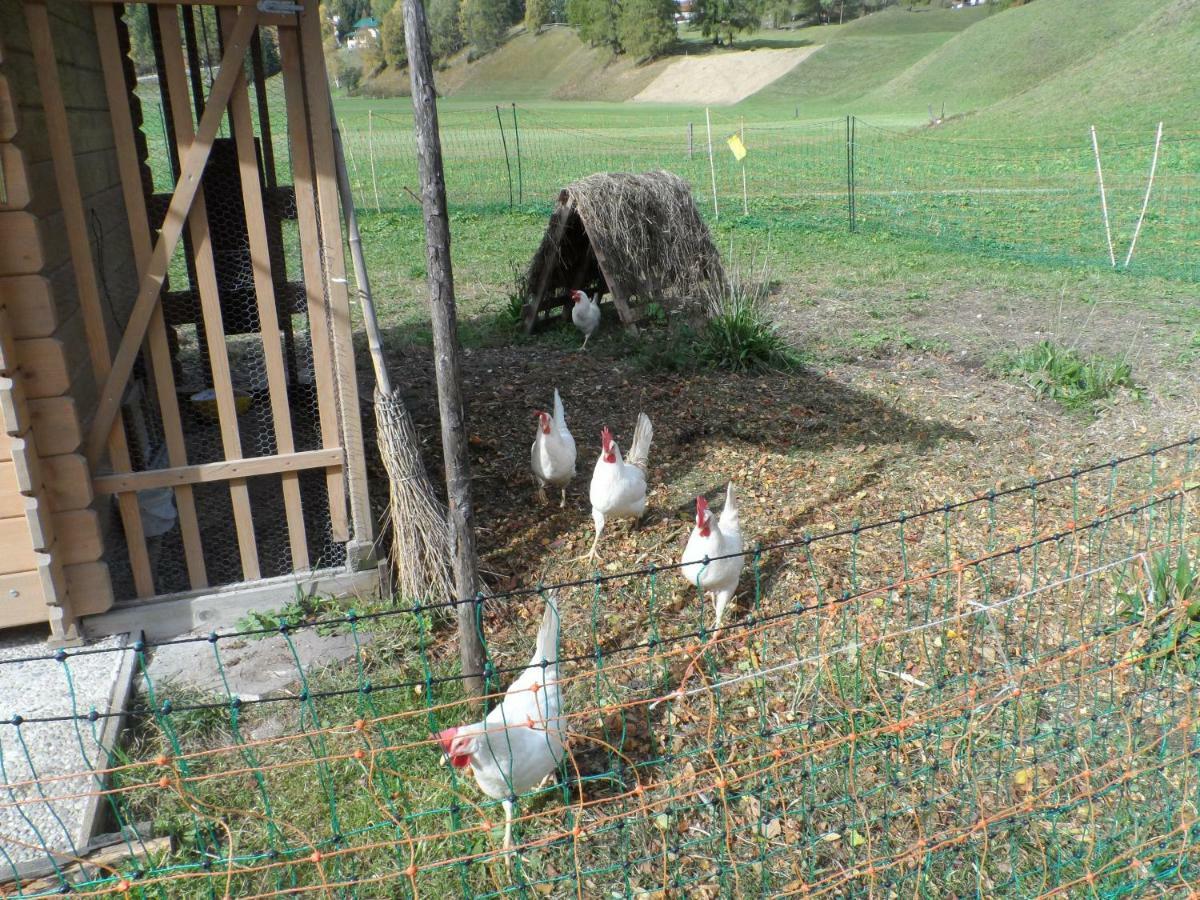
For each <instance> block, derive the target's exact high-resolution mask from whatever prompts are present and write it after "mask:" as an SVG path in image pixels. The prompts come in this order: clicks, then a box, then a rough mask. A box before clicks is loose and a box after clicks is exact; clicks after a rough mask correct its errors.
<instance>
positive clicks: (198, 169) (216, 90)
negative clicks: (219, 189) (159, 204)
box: [87, 6, 258, 466]
mask: <svg viewBox="0 0 1200 900" xmlns="http://www.w3.org/2000/svg"><path fill="white" fill-rule="evenodd" d="M257 23H258V9H257V7H255V6H246V7H245V8H244V9H243V11H242V14H241V15H240V16H239V17H238V23H237V27H236V28H234V30H233V35H232V36H231V37H230V39H229V40H228V41H227V42H226V44H225V55H224V57H222V59H221V68H220V71H218V73H217V77H216V80H215V81H214V82H213V84H212V88H211V89H210V90H209V93H208V106H207V107H206V108H205V110H204V115H203V117H201V119H200V124H199V126H198V127H197V128H196V133H195V137H194V139H193V140H191V142H190V143H189V145H188V148H187V153H186V155H185V156H184V159H183V166H182V167H181V169H180V174H179V181H178V182H177V183H176V185H175V192H174V193H173V194H172V195H171V203H170V206H169V207H168V208H167V214H166V217H165V218H164V219H163V225H162V228H161V230H160V231H159V237H158V240H157V241H156V242H155V245H154V253H153V254H152V255H151V258H150V264H149V265H148V266H147V268H146V273H145V275H143V276H142V283H141V287H140V288H139V289H138V295H137V299H136V300H134V303H133V307H132V308H131V309H130V311H129V320H128V322H127V324H126V326H125V334H124V335H123V336H122V338H121V345H120V347H118V349H117V353H116V356H115V357H114V358H113V364H112V371H111V372H110V373H109V376H108V380H107V381H105V382H104V387H103V389H102V390H101V392H100V398H99V401H98V403H97V406H96V415H95V417H94V418H93V419H92V426H91V431H90V432H89V434H88V442H87V457H88V460H89V461H90V462H91V463H92V464H93V466H94V465H95V463H96V461H97V460H98V459H99V457H100V452H101V450H102V448H103V446H104V441H105V437H106V436H107V434H108V430H109V428H110V427H111V426H112V422H113V420H114V419H115V418H116V414H117V410H118V409H119V408H120V405H121V396H122V394H123V393H124V391H125V385H126V383H127V382H128V381H129V373H130V372H132V371H133V364H134V361H135V360H136V359H137V355H138V351H139V350H140V349H141V346H142V339H143V338H144V337H145V334H146V329H147V328H148V327H149V325H150V319H151V317H152V316H153V314H154V310H155V308H156V307H157V305H158V297H159V294H160V292H161V291H162V286H163V281H164V280H165V279H166V274H167V266H168V265H169V264H170V261H171V255H172V254H173V253H174V252H175V247H176V245H177V244H178V243H179V239H180V237H181V236H182V235H183V226H184V223H185V221H186V219H187V214H188V210H190V209H191V207H192V202H193V201H194V200H195V198H196V192H197V191H198V190H199V189H200V179H201V175H203V173H204V167H205V165H206V164H207V163H208V155H209V152H210V151H211V150H212V143H213V139H214V138H215V137H216V134H217V129H218V128H219V127H220V125H221V119H222V118H223V116H224V113H225V105H226V104H227V103H228V101H229V94H230V92H231V91H232V90H233V85H234V82H235V81H236V80H237V78H238V76H239V75H240V74H241V70H242V62H243V60H244V58H245V54H246V48H247V47H248V46H249V44H250V35H251V33H252V32H253V31H254V27H255V25H256V24H257Z"/></svg>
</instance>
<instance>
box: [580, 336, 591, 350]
mask: <svg viewBox="0 0 1200 900" xmlns="http://www.w3.org/2000/svg"><path fill="white" fill-rule="evenodd" d="M590 337H591V335H590V334H585V335H584V336H583V345H582V346H581V347H580V348H579V351H580V352H581V353H582V352H583V351H584V350H586V349H587V342H588V338H590Z"/></svg>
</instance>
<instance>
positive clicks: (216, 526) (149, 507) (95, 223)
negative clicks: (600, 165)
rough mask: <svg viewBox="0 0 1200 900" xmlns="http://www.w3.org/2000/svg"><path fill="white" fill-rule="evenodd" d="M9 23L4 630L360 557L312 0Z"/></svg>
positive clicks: (58, 629)
mask: <svg viewBox="0 0 1200 900" xmlns="http://www.w3.org/2000/svg"><path fill="white" fill-rule="evenodd" d="M293 9H297V8H293ZM134 15H140V16H145V17H148V19H149V22H150V24H151V26H152V31H153V35H154V63H155V65H154V71H153V72H151V73H148V74H147V73H145V72H143V73H137V74H135V73H134V71H133V66H132V62H131V60H130V52H129V49H130V48H129V36H128V29H127V22H128V21H129V17H131V16H134ZM0 21H3V22H4V23H5V29H4V31H3V36H2V38H0V40H2V41H3V49H0V162H2V163H3V172H4V178H3V181H0V336H3V339H4V340H3V347H0V352H2V355H3V359H0V376H3V378H4V380H3V381H0V401H2V402H3V406H2V407H0V409H3V411H4V416H5V418H4V438H3V439H2V440H0V555H5V554H8V555H9V557H10V562H8V563H7V565H5V564H0V591H2V593H0V627H6V626H9V625H14V624H20V623H22V622H35V621H42V620H47V619H48V620H49V621H50V623H51V626H52V628H53V629H54V633H55V635H56V636H57V637H59V638H70V637H72V636H73V630H72V629H73V625H74V621H75V620H76V619H77V618H79V617H82V616H86V615H91V614H93V613H97V612H100V611H102V610H104V609H106V608H107V607H109V606H111V605H112V604H113V602H114V597H115V599H116V601H117V602H118V603H120V604H123V605H129V604H130V603H138V602H142V601H149V600H155V599H161V598H163V597H165V596H173V597H176V598H177V597H179V596H181V595H189V596H190V595H199V594H203V593H204V592H206V591H209V592H211V591H213V590H215V589H218V588H220V589H228V588H231V587H232V588H236V587H238V586H239V585H244V584H247V583H251V582H253V583H262V579H284V580H287V579H296V578H297V576H303V575H304V574H305V573H310V574H315V573H318V572H329V571H336V570H341V569H346V570H353V569H361V568H364V567H368V566H369V565H370V564H371V561H372V560H371V556H372V550H371V548H372V545H373V534H372V528H371V521H370V516H369V505H368V502H367V495H366V476H365V461H364V454H363V445H362V434H361V425H360V410H359V400H358V393H357V382H356V376H355V365H354V353H353V344H352V334H351V329H350V315H349V297H348V291H347V285H346V277H345V265H344V260H343V259H342V239H341V223H340V219H339V213H338V198H337V193H336V187H335V178H334V171H333V165H334V160H333V144H332V128H331V107H330V101H329V94H328V88H327V84H326V80H325V72H324V60H323V57H322V54H321V47H320V30H319V22H318V18H317V4H316V3H315V2H314V3H305V4H302V7H301V8H299V11H294V12H291V13H289V14H264V13H261V12H260V11H259V10H258V8H257V4H255V3H253V2H240V0H222V3H221V5H220V6H219V7H218V6H205V5H203V4H188V5H184V6H175V5H171V4H168V3H159V2H151V3H146V4H128V5H122V4H112V3H107V2H87V0H52V2H49V3H43V2H40V0H38V2H34V0H0ZM201 40H203V45H201ZM139 76H140V77H139ZM143 104H144V105H145V107H146V110H147V118H148V119H149V120H150V121H148V122H144V121H143V117H142V107H143ZM10 445H11V446H10ZM6 466H9V467H10V468H6ZM6 569H8V570H12V571H6ZM5 578H7V579H8V581H4V580H3V579H5ZM10 585H11V589H10V587H9V586H10ZM14 591H15V593H13V592H14ZM18 597H19V600H18V599H17V598H18ZM6 604H7V605H6Z"/></svg>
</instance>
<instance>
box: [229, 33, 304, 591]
mask: <svg viewBox="0 0 1200 900" xmlns="http://www.w3.org/2000/svg"><path fill="white" fill-rule="evenodd" d="M220 18H221V30H222V32H223V33H224V35H225V37H226V40H228V38H229V35H230V34H231V33H232V31H233V25H234V19H235V18H236V16H235V14H234V13H233V11H232V10H221V12H220ZM229 118H230V120H231V121H232V123H233V136H234V140H235V142H236V143H237V153H238V170H239V172H240V173H241V179H240V181H241V185H242V204H243V206H244V207H245V209H246V231H247V233H248V235H249V238H250V265H251V269H252V270H253V272H254V293H255V296H256V298H257V300H258V321H259V330H260V331H261V332H262V346H263V359H264V361H265V363H266V369H267V388H268V392H269V395H270V398H271V418H272V421H273V424H274V426H275V446H276V448H277V450H278V452H279V453H280V454H284V455H286V454H291V453H294V452H295V450H296V442H295V439H294V438H293V434H292V416H291V411H290V410H289V408H288V379H287V364H286V362H285V361H284V357H283V333H282V332H281V331H280V330H279V316H278V312H277V307H276V304H275V285H274V283H273V279H272V275H271V254H270V248H269V246H268V238H267V219H266V216H265V215H264V214H263V193H262V184H261V182H260V180H259V175H258V155H257V154H256V153H255V150H254V126H253V123H252V122H251V119H250V98H249V94H248V89H247V85H246V79H245V78H244V77H243V78H240V79H238V83H237V84H236V85H234V88H233V93H232V94H231V95H230V97H229ZM283 505H284V511H285V512H286V514H287V527H288V541H289V544H290V546H291V551H292V568H293V569H294V570H304V569H308V568H309V561H308V540H307V538H306V537H305V529H304V508H303V505H302V504H301V500H300V476H299V475H298V474H296V473H294V472H293V473H286V474H284V476H283Z"/></svg>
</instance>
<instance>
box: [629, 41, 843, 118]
mask: <svg viewBox="0 0 1200 900" xmlns="http://www.w3.org/2000/svg"><path fill="white" fill-rule="evenodd" d="M820 49H821V47H820V45H816V46H813V47H797V48H795V49H790V50H765V49H764V50H744V51H741V52H738V53H720V54H713V55H709V56H698V57H689V58H687V59H681V60H679V61H678V62H674V63H672V64H671V65H670V66H668V67H667V69H666V71H664V72H663V73H662V74H661V75H659V76H658V77H657V78H655V79H654V81H652V82H651V83H650V84H649V85H648V86H647V87H645V88H644V89H643V90H642V91H641V92H640V93H638V94H637V95H636V96H635V97H634V98H633V99H634V101H635V102H639V103H695V104H712V105H726V104H731V103H737V102H738V101H740V100H744V99H746V98H747V97H749V96H750V95H751V94H756V93H758V92H759V91H761V90H762V89H763V88H765V87H766V86H767V85H769V84H770V83H771V82H773V81H775V80H777V79H779V78H782V77H783V76H784V75H786V74H787V73H788V72H790V71H791V70H792V69H794V68H795V67H796V66H798V65H799V64H800V63H801V62H803V61H804V60H805V59H806V58H807V57H808V56H809V55H811V54H812V53H814V52H816V51H817V50H820Z"/></svg>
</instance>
